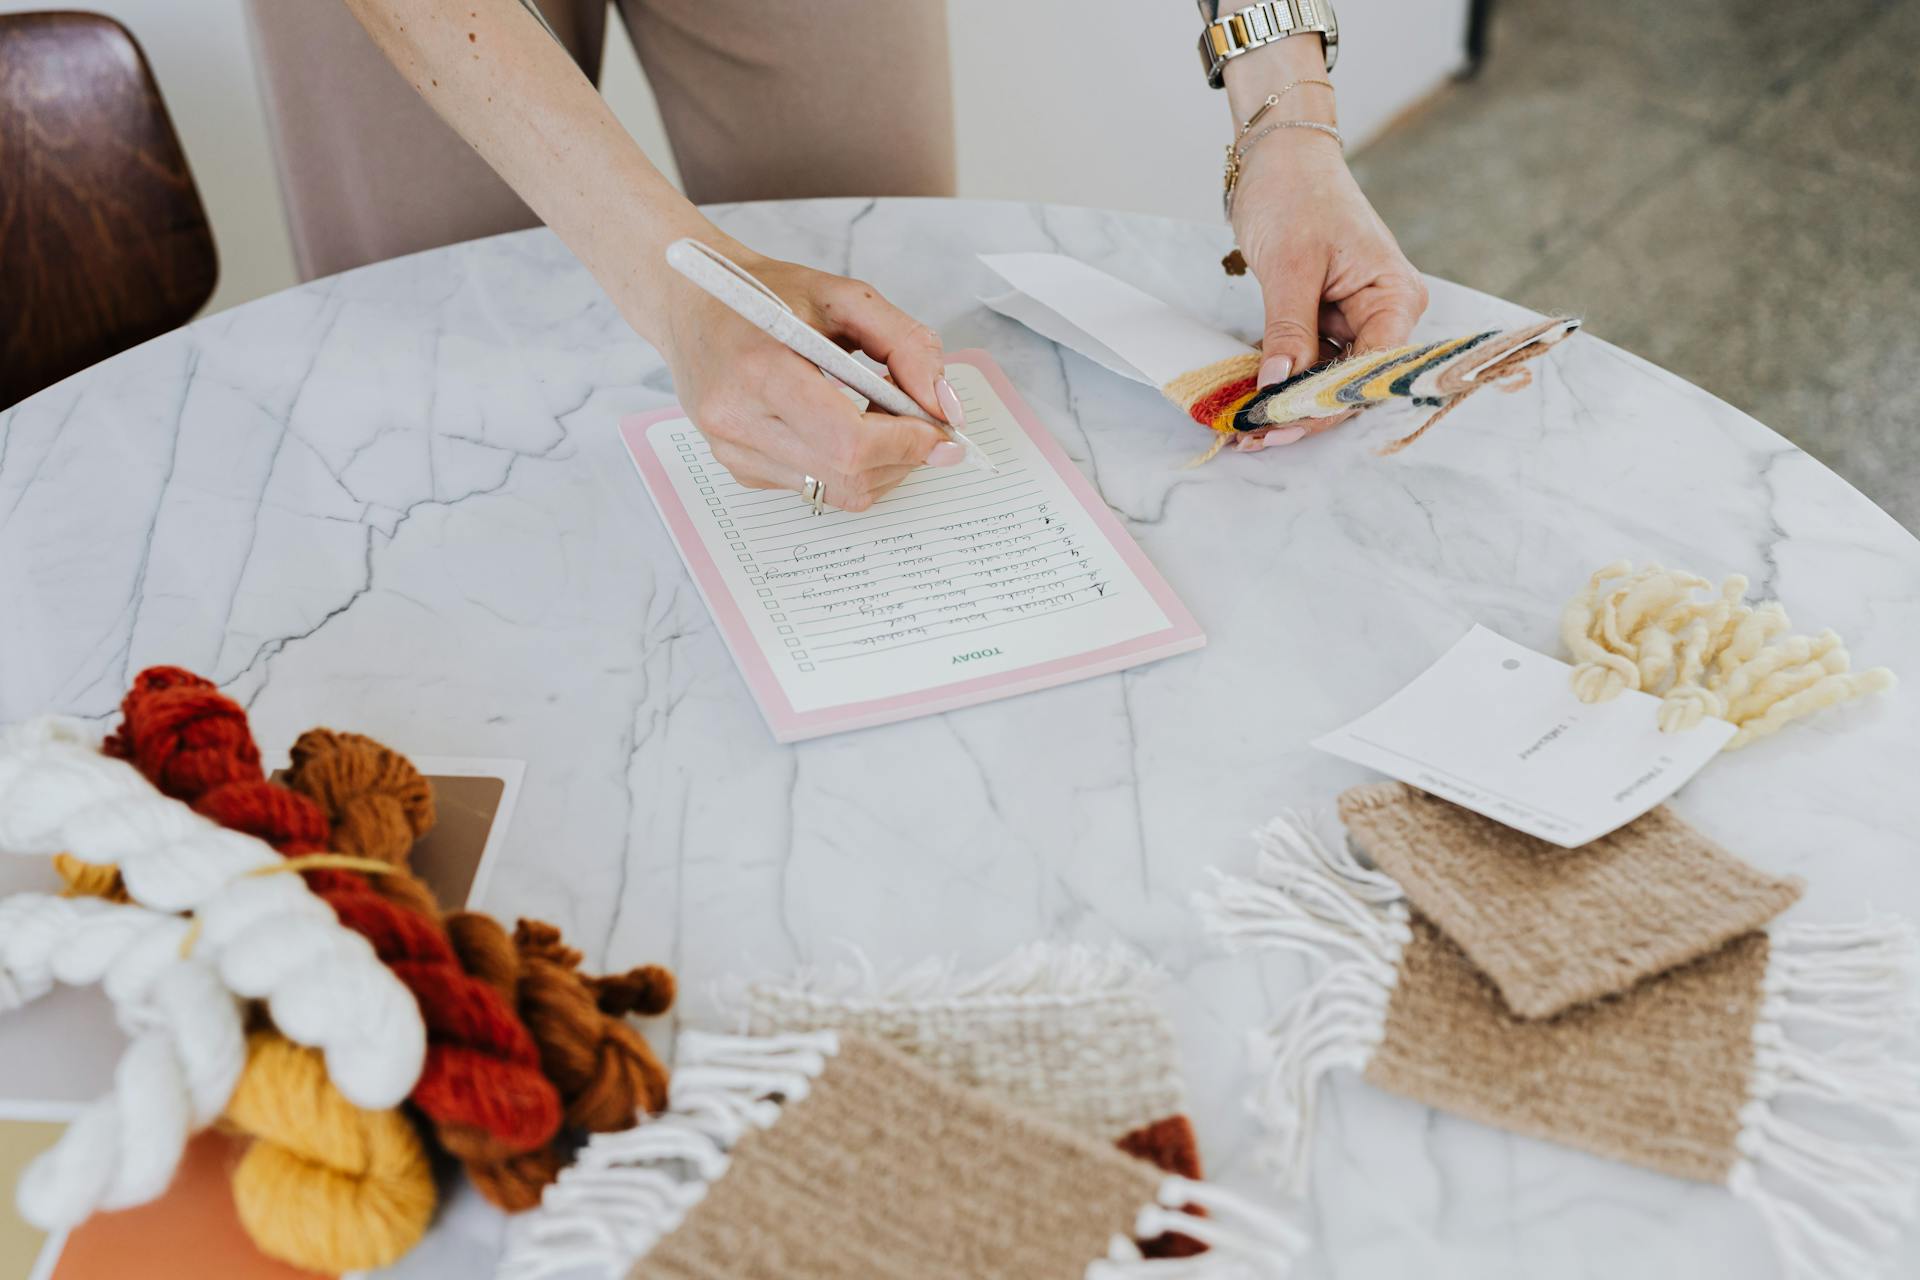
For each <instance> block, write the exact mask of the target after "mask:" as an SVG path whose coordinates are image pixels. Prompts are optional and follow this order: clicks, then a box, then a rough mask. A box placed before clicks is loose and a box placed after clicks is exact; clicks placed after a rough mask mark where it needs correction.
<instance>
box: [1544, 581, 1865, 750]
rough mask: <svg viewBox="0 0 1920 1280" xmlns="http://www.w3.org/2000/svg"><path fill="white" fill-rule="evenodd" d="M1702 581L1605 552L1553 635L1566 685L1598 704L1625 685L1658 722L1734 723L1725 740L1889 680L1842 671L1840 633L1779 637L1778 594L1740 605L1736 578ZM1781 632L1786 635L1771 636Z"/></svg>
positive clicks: (1846, 666)
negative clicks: (1654, 710) (1566, 660)
mask: <svg viewBox="0 0 1920 1280" xmlns="http://www.w3.org/2000/svg"><path fill="white" fill-rule="evenodd" d="M1701 590H1705V591H1709V592H1711V591H1712V590H1713V584H1712V583H1710V582H1708V581H1707V580H1706V579H1705V578H1702V577H1698V576H1696V575H1694V574H1691V573H1681V572H1677V571H1674V570H1669V569H1665V568H1662V567H1661V566H1660V565H1657V564H1650V565H1648V566H1646V567H1645V568H1644V569H1640V570H1638V571H1636V570H1635V569H1634V567H1633V565H1632V564H1631V563H1630V562H1628V561H1625V560H1620V561H1616V562H1615V563H1613V564H1610V565H1608V566H1607V567H1606V568H1604V569H1602V570H1600V571H1599V572H1598V573H1596V574H1594V575H1593V577H1592V578H1590V579H1588V581H1587V586H1586V589H1585V590H1583V591H1581V592H1580V593H1579V594H1578V595H1576V596H1575V597H1574V598H1573V599H1572V600H1570V601H1568V603H1567V607H1566V610H1565V611H1564V612H1563V613H1562V614H1561V618H1560V637H1561V640H1562V642H1563V643H1565V645H1566V647H1567V652H1568V654H1569V655H1571V656H1572V658H1573V660H1574V662H1575V663H1576V664H1577V665H1576V666H1575V667H1574V669H1573V691H1574V693H1575V694H1576V695H1578V697H1579V698H1580V700H1581V701H1582V702H1605V701H1606V700H1607V699H1609V698H1614V697H1618V696H1619V695H1620V694H1621V693H1622V692H1624V691H1626V690H1628V689H1639V690H1642V691H1643V692H1646V693H1651V694H1655V695H1656V696H1658V697H1659V698H1660V699H1661V705H1660V728H1661V730H1662V731H1663V732H1666V733H1677V732H1680V731H1682V730H1685V729H1690V728H1692V727H1693V726H1694V725H1697V724H1699V723H1700V721H1701V720H1702V719H1704V718H1706V717H1708V716H1714V717H1718V718H1719V719H1722V720H1727V721H1730V722H1731V723H1733V724H1736V725H1738V726H1739V727H1740V731H1739V732H1738V733H1736V734H1735V735H1734V736H1733V737H1732V738H1731V739H1730V740H1729V741H1728V742H1727V746H1726V749H1727V750H1729V751H1731V750H1732V749H1734V748H1735V747H1742V746H1745V745H1746V744H1747V743H1749V742H1752V741H1753V740H1754V739H1755V738H1763V737H1765V736H1766V735H1768V734H1770V733H1772V732H1774V731H1775V730H1776V729H1779V728H1780V727H1781V726H1782V725H1785V724H1787V723H1789V722H1790V721H1793V720H1797V719H1799V718H1800V717H1802V716H1806V715H1811V714H1812V713H1813V712H1815V711H1819V710H1821V709H1822V708H1825V707H1831V706H1834V705H1836V704H1838V703H1841V702H1846V701H1849V700H1851V699H1853V698H1859V697H1864V696H1865V695H1867V694H1869V693H1877V692H1879V691H1881V690H1883V689H1891V688H1892V687H1893V685H1894V683H1895V681H1894V677H1893V673H1892V672H1891V671H1888V670H1887V669H1886V668H1884V667H1875V668H1873V669H1872V670H1869V671H1853V670H1851V659H1850V658H1849V657H1848V654H1847V649H1846V646H1845V645H1844V644H1843V643H1841V640H1840V637H1839V636H1837V635H1835V634H1834V633H1833V632H1831V631H1822V632H1821V633H1820V634H1819V635H1817V636H1786V632H1787V631H1788V630H1790V629H1791V627H1792V625H1793V624H1792V622H1790V621H1789V620H1788V618H1787V611H1786V610H1785V609H1784V608H1783V607H1781V605H1780V603H1779V601H1777V600H1775V601H1768V602H1767V603H1765V604H1762V605H1758V606H1754V605H1749V604H1747V603H1745V602H1744V601H1743V600H1742V598H1741V597H1742V596H1744V595H1745V594H1746V590H1747V580H1746V579H1745V578H1743V577H1741V576H1740V575H1739V574H1733V575H1731V576H1729V577H1728V578H1727V580H1726V581H1725V582H1723V583H1722V584H1721V585H1720V590H1719V594H1718V595H1711V596H1709V598H1707V599H1705V600H1697V599H1695V598H1694V592H1696V591H1701ZM1782 637H1785V638H1782Z"/></svg>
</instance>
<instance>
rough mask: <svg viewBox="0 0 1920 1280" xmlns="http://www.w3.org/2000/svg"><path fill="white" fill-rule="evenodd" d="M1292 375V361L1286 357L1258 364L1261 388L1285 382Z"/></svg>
mask: <svg viewBox="0 0 1920 1280" xmlns="http://www.w3.org/2000/svg"><path fill="white" fill-rule="evenodd" d="M1292 374H1293V361H1292V360H1291V359H1289V358H1288V357H1286V356H1275V357H1273V358H1272V359H1271V360H1262V361H1261V362H1260V385H1261V386H1263V387H1270V386H1272V385H1273V384H1274V383H1276V382H1285V381H1286V380H1287V379H1288V378H1289V377H1290V376H1291V375H1292Z"/></svg>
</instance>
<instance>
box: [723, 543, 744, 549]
mask: <svg viewBox="0 0 1920 1280" xmlns="http://www.w3.org/2000/svg"><path fill="white" fill-rule="evenodd" d="M727 545H728V546H729V547H731V548H733V549H734V550H735V551H745V550H746V549H747V544H746V543H744V542H729V543H728V544H727Z"/></svg>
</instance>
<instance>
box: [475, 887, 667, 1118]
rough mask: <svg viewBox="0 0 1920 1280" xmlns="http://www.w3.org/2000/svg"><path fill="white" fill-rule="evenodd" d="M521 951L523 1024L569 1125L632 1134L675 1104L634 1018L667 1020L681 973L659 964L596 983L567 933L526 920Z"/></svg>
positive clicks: (518, 935)
mask: <svg viewBox="0 0 1920 1280" xmlns="http://www.w3.org/2000/svg"><path fill="white" fill-rule="evenodd" d="M513 942H514V946H515V947H516V948H518V949H519V952H520V1004H519V1008H520V1018H521V1021H523V1022H525V1023H526V1024H527V1030H529V1031H531V1032H532V1033H533V1038H534V1041H535V1042H536V1043H537V1044H538V1045H539V1046H540V1066H541V1068H542V1069H543V1070H544V1071H545V1072H546V1075H547V1079H549V1080H551V1081H553V1084H554V1087H555V1088H556V1089H558V1090H559V1091H560V1103H561V1105H562V1106H563V1107H565V1108H566V1113H565V1114H566V1124H567V1125H568V1126H569V1127H571V1128H575V1129H584V1130H586V1131H587V1132H589V1133H608V1132H611V1131H613V1130H616V1129H630V1128H632V1127H633V1126H634V1125H635V1124H637V1123H638V1122H639V1118H640V1113H641V1112H648V1111H660V1110H663V1109H664V1108H665V1107H666V1105H667V1071H666V1068H665V1067H663V1066H661V1065H660V1059H659V1058H657V1057H655V1056H654V1052H653V1048H652V1046H650V1045H649V1044H648V1043H647V1042H646V1040H645V1039H644V1038H643V1037H642V1036H641V1035H640V1033H639V1032H638V1031H636V1030H634V1029H633V1027H631V1026H629V1025H628V1024H627V1022H626V1015H627V1014H629V1013H637V1014H647V1015H653V1014H660V1013H665V1012H666V1011H667V1010H668V1009H669V1008H671V1007H672V1006H673V996H674V981H673V974H671V973H670V972H668V971H667V970H665V969H663V968H661V967H660V966H659V965H654V964H649V965H641V966H640V967H639V968H637V969H630V970H628V971H627V972H626V973H623V974H616V975H611V976H608V977H604V978H589V977H587V976H586V975H584V974H582V973H581V972H580V959H581V957H580V953H579V952H578V951H576V950H574V949H573V948H572V947H569V946H567V945H566V943H565V942H563V941H562V940H561V937H560V931H559V930H558V929H556V928H554V927H553V926H552V925H550V924H545V923H543V922H541V921H539V920H522V921H520V922H519V924H518V925H517V926H516V927H515V929H514V931H513Z"/></svg>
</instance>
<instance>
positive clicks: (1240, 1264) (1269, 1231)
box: [1086, 1176, 1309, 1280]
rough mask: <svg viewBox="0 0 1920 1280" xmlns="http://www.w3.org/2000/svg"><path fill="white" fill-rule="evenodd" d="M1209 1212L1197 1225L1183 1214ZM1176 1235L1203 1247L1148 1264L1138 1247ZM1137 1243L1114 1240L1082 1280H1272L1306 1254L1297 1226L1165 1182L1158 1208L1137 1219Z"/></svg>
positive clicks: (1226, 1196) (1222, 1195) (1209, 1188)
mask: <svg viewBox="0 0 1920 1280" xmlns="http://www.w3.org/2000/svg"><path fill="white" fill-rule="evenodd" d="M1189 1207H1192V1208H1199V1209H1204V1210H1206V1213H1207V1216H1206V1217H1204V1218H1202V1217H1199V1216H1197V1215H1195V1214H1192V1213H1188V1212H1186V1211H1185V1210H1186V1209H1187V1208H1189ZM1168 1232H1177V1233H1178V1234H1180V1235H1183V1236H1186V1237H1187V1238H1188V1239H1191V1240H1197V1241H1199V1242H1200V1243H1201V1244H1204V1245H1206V1246H1207V1251H1206V1252H1205V1253H1201V1254H1195V1255H1194V1256H1192V1257H1188V1258H1148V1257H1144V1256H1142V1254H1141V1252H1140V1246H1139V1244H1138V1243H1136V1241H1139V1240H1153V1239H1156V1238H1158V1237H1159V1236H1162V1235H1165V1234H1167V1233H1168ZM1133 1234H1134V1239H1131V1240H1130V1239H1127V1238H1126V1237H1124V1236H1115V1237H1114V1239H1113V1245H1112V1248H1111V1249H1110V1250H1109V1252H1108V1254H1107V1256H1106V1257H1105V1258H1102V1259H1099V1260H1096V1261H1094V1262H1091V1263H1089V1264H1088V1265H1087V1270H1086V1280H1277V1278H1278V1277H1282V1276H1285V1275H1287V1273H1288V1272H1289V1271H1291V1270H1292V1267H1293V1263H1294V1262H1295V1261H1296V1260H1297V1259H1298V1258H1299V1257H1300V1255H1302V1254H1303V1253H1305V1252H1306V1251H1307V1246H1308V1243H1309V1241H1308V1238H1307V1236H1306V1233H1305V1232H1303V1231H1301V1230H1300V1229H1299V1228H1298V1227H1296V1226H1294V1225H1293V1224H1292V1223H1290V1222H1288V1221H1287V1220H1286V1219H1284V1218H1282V1217H1280V1216H1279V1215H1278V1214H1276V1213H1274V1212H1272V1211H1271V1210H1269V1209H1265V1208H1263V1207H1261V1206H1260V1205H1257V1204H1255V1203H1254V1202H1253V1201H1251V1200H1248V1199H1246V1198H1245V1197H1243V1196H1237V1195H1235V1194H1233V1193H1232V1192H1231V1191H1228V1190H1226V1189H1225V1188H1222V1187H1217V1186H1214V1185H1213V1184H1212V1183H1207V1182H1195V1181H1193V1180H1192V1179H1191V1178H1182V1177H1178V1176H1174V1177H1169V1178H1167V1179H1166V1180H1165V1181H1164V1182H1162V1183H1161V1184H1160V1193H1159V1197H1158V1200H1157V1202H1156V1203H1154V1204H1150V1205H1147V1206H1146V1207H1145V1208H1143V1209H1141V1211H1140V1216H1139V1217H1138V1218H1136V1219H1135V1220H1134V1224H1133Z"/></svg>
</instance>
